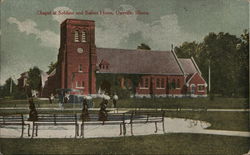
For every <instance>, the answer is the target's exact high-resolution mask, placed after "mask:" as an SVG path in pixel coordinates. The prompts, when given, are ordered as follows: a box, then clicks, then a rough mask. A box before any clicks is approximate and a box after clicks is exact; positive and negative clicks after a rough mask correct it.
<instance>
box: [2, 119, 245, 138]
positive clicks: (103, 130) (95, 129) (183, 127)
mask: <svg viewBox="0 0 250 155" xmlns="http://www.w3.org/2000/svg"><path fill="white" fill-rule="evenodd" d="M127 121H128V120H127ZM164 123H165V129H166V134H170V133H194V134H210V135H223V136H237V137H250V132H243V131H226V130H210V129H206V128H208V127H209V126H210V123H208V122H204V121H195V120H191V119H182V118H169V117H166V118H165V122H164ZM133 129H134V135H151V134H163V130H162V125H161V123H159V125H158V132H157V133H154V130H155V126H154V123H145V124H134V128H133ZM20 133H21V127H18V126H6V127H5V128H1V132H0V138H19V137H20ZM119 133H120V127H119V125H88V126H86V127H85V132H84V135H85V136H84V137H85V138H98V137H122V136H121V135H119ZM24 135H25V136H24V137H25V138H29V137H28V136H27V130H25V134H24ZM126 136H131V134H130V125H127V134H126ZM35 138H74V126H41V127H39V132H38V137H35Z"/></svg>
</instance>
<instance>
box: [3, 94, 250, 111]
mask: <svg viewBox="0 0 250 155" xmlns="http://www.w3.org/2000/svg"><path fill="white" fill-rule="evenodd" d="M93 101H94V107H99V104H100V103H101V99H98V98H97V99H94V100H93ZM34 102H35V103H36V105H37V107H51V108H52V107H58V104H57V103H54V104H50V103H49V101H44V100H43V101H41V100H38V99H35V100H34ZM108 106H109V107H111V106H112V101H111V100H110V101H109V104H108ZM117 106H118V108H177V107H179V108H218V109H222V108H225V109H232V108H249V104H248V99H246V98H224V97H215V98H214V99H213V100H210V99H209V98H152V99H149V98H143V99H139V98H129V99H121V100H119V101H118V104H117ZM0 107H28V101H27V100H11V99H1V100H0ZM66 107H73V105H72V104H69V105H66ZM75 107H79V105H76V106H75Z"/></svg>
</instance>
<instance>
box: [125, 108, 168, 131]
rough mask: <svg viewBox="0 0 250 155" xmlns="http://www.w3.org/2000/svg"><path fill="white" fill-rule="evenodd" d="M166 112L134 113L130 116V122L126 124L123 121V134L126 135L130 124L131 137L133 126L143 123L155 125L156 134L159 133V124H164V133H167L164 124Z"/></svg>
mask: <svg viewBox="0 0 250 155" xmlns="http://www.w3.org/2000/svg"><path fill="white" fill-rule="evenodd" d="M164 117H165V111H159V112H140V111H133V112H132V113H131V115H130V121H129V122H125V120H123V129H124V131H123V134H124V135H125V134H126V124H130V132H131V135H134V133H133V124H142V123H155V133H156V132H157V131H158V127H157V123H162V129H163V133H165V124H164Z"/></svg>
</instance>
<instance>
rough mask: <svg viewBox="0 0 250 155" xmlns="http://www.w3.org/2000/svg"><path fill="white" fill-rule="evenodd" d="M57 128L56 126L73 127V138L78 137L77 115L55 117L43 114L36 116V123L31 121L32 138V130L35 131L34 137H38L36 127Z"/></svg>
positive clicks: (54, 115)
mask: <svg viewBox="0 0 250 155" xmlns="http://www.w3.org/2000/svg"><path fill="white" fill-rule="evenodd" d="M51 125H54V126H57V125H74V126H75V138H76V137H77V136H78V135H79V132H78V130H79V125H78V123H77V115H76V114H73V115H72V114H69V115H66V114H64V115H61V114H60V115H56V114H43V115H38V119H37V120H36V121H32V126H33V128H32V138H33V136H34V130H36V136H37V135H38V133H37V132H38V126H51Z"/></svg>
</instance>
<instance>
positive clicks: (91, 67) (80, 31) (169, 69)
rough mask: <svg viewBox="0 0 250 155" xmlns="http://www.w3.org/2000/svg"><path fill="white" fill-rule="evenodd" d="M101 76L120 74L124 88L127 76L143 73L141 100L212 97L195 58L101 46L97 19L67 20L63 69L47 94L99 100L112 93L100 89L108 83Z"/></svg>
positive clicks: (57, 71)
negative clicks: (58, 92)
mask: <svg viewBox="0 0 250 155" xmlns="http://www.w3.org/2000/svg"><path fill="white" fill-rule="evenodd" d="M99 75H107V76H115V75H119V76H120V79H119V80H118V83H120V86H121V87H122V88H123V87H124V80H125V78H123V75H124V77H127V75H138V76H139V78H140V79H139V82H138V85H137V86H136V88H135V94H134V95H135V96H136V97H150V96H152V95H154V96H159V97H168V96H174V97H182V96H194V97H197V96H206V95H207V83H206V81H205V80H204V79H203V77H202V74H201V71H200V70H199V67H198V66H197V64H196V63H195V61H194V59H193V58H190V59H182V58H178V57H177V55H176V54H175V52H174V51H173V50H170V51H153V50H141V49H135V50H128V49H114V48H98V47H96V45H95V21H92V20H79V19H66V20H65V21H64V22H63V23H62V24H61V34H60V48H59V53H58V58H57V66H56V69H55V70H54V71H52V72H51V73H50V75H49V76H48V80H47V81H46V82H45V86H44V89H43V90H44V94H47V95H49V94H51V93H55V92H56V90H57V89H77V90H79V91H80V92H81V93H80V94H82V95H92V96H96V95H97V94H98V93H100V92H101V91H103V90H104V91H107V89H105V88H103V85H97V83H101V84H102V82H103V81H102V79H101V78H97V76H99ZM106 82H108V81H106ZM104 85H105V84H104ZM109 87H112V85H111V86H110V85H109Z"/></svg>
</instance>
